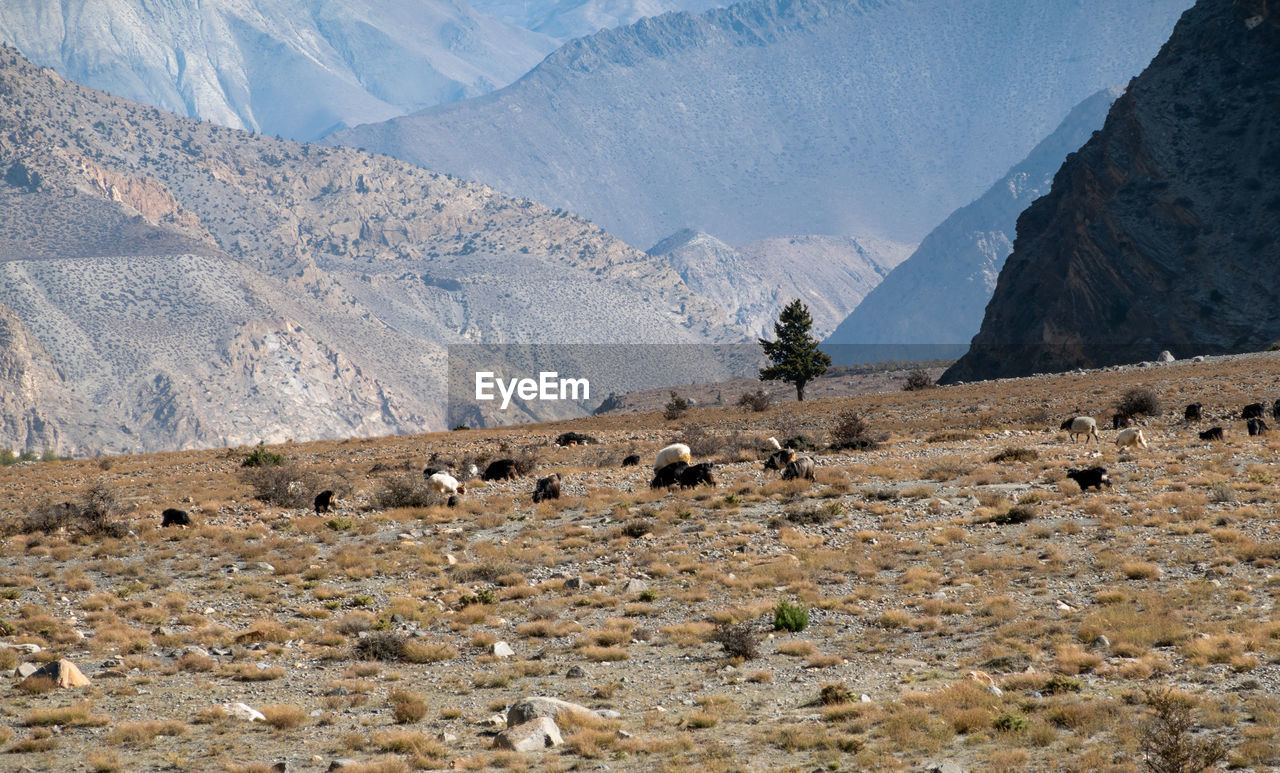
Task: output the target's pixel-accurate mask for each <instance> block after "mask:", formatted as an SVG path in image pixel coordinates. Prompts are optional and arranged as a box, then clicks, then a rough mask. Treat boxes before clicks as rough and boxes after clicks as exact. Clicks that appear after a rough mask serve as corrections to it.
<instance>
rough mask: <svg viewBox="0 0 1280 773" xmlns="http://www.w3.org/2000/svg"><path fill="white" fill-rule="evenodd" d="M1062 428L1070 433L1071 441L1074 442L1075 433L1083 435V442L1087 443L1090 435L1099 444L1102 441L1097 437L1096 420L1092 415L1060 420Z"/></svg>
mask: <svg viewBox="0 0 1280 773" xmlns="http://www.w3.org/2000/svg"><path fill="white" fill-rule="evenodd" d="M1062 429H1065V430H1067V431H1068V432H1070V433H1071V442H1072V443H1074V442H1076V435H1084V442H1085V443H1088V442H1089V438H1090V437H1092V438H1093V439H1094V440H1095V441H1097V442H1098V443H1099V444H1101V443H1102V440H1101V438H1099V437H1098V422H1097V421H1096V420H1094V418H1093V417H1092V416H1076V417H1075V418H1073V419H1067V420H1066V421H1064V422H1062Z"/></svg>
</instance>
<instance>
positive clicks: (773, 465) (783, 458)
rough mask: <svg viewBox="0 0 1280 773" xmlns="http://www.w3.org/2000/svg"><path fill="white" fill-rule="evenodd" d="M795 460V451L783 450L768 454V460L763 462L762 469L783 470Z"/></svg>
mask: <svg viewBox="0 0 1280 773" xmlns="http://www.w3.org/2000/svg"><path fill="white" fill-rule="evenodd" d="M795 458H796V452H795V449H792V448H783V449H780V450H778V451H774V452H773V453H771V454H769V458H768V459H765V460H764V468H765V469H766V470H785V469H786V468H787V465H788V464H790V463H791V462H792V461H794V460H795Z"/></svg>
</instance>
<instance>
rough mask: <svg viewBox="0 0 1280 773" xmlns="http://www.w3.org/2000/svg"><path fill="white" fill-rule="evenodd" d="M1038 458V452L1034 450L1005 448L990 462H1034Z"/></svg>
mask: <svg viewBox="0 0 1280 773" xmlns="http://www.w3.org/2000/svg"><path fill="white" fill-rule="evenodd" d="M1039 458H1040V452H1039V451H1037V450H1035V449H1034V448H1012V447H1010V448H1006V449H1004V450H1003V451H1001V452H1000V453H998V454H996V455H995V456H993V457H991V461H993V462H995V463H996V464H1003V463H1005V462H1034V461H1035V460H1037V459H1039Z"/></svg>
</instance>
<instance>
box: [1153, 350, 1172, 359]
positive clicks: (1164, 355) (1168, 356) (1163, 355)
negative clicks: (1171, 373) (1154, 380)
mask: <svg viewBox="0 0 1280 773" xmlns="http://www.w3.org/2000/svg"><path fill="white" fill-rule="evenodd" d="M1174 359H1175V358H1174V356H1173V352H1171V351H1169V350H1168V349H1165V350H1164V351H1163V352H1160V356H1159V357H1157V358H1156V361H1157V362H1173V361H1174Z"/></svg>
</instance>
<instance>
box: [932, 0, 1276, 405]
mask: <svg viewBox="0 0 1280 773" xmlns="http://www.w3.org/2000/svg"><path fill="white" fill-rule="evenodd" d="M1277 265H1280V9H1277V8H1275V7H1274V4H1272V5H1268V3H1267V2H1265V0H1200V2H1198V3H1197V4H1196V5H1195V7H1194V8H1192V9H1191V10H1189V11H1188V12H1187V13H1186V14H1185V15H1184V16H1183V17H1182V19H1181V21H1179V23H1178V25H1177V27H1176V28H1175V29H1174V32H1173V35H1172V37H1171V38H1170V39H1169V41H1168V43H1166V44H1165V46H1164V47H1163V48H1162V49H1161V51H1160V53H1159V55H1157V56H1156V58H1155V59H1154V60H1153V61H1152V62H1151V65H1150V66H1149V67H1148V68H1147V69H1146V70H1145V71H1144V72H1143V73H1142V74H1141V75H1140V76H1138V77H1137V78H1135V79H1134V80H1133V81H1132V82H1131V83H1130V84H1129V87H1128V89H1127V91H1126V93H1125V94H1124V96H1122V97H1120V98H1119V99H1118V100H1116V102H1115V104H1114V105H1112V107H1111V112H1110V113H1109V115H1108V116H1107V120H1106V124H1105V125H1104V127H1103V128H1102V130H1101V131H1100V132H1099V133H1098V134H1097V135H1095V136H1094V137H1093V138H1092V139H1091V140H1090V141H1089V142H1087V143H1086V144H1085V145H1084V147H1083V148H1081V149H1080V151H1079V152H1078V153H1075V154H1072V155H1071V156H1069V157H1068V158H1067V160H1066V162H1065V163H1064V164H1063V165H1062V168H1061V169H1060V170H1059V171H1058V173H1057V175H1056V176H1055V177H1054V181H1053V187H1052V190H1051V191H1050V193H1049V195H1047V196H1045V197H1043V198H1041V199H1040V200H1038V201H1036V202H1035V203H1034V204H1032V205H1031V206H1030V207H1029V208H1028V209H1027V210H1026V211H1025V212H1024V213H1023V214H1022V216H1021V217H1020V218H1019V219H1018V235H1017V240H1016V241H1015V243H1014V249H1013V253H1012V254H1011V255H1010V256H1009V258H1008V260H1007V262H1006V263H1005V267H1004V270H1003V271H1002V272H1001V274H1000V278H999V281H998V282H997V285H996V290H995V293H994V295H993V296H992V299H991V303H990V304H989V305H988V306H987V312H986V316H985V318H984V319H983V322H982V328H981V330H980V331H979V333H978V335H977V336H975V337H974V339H973V343H972V346H971V348H970V350H969V353H968V354H966V355H965V356H964V357H963V358H962V359H961V360H960V361H959V362H957V363H956V365H955V366H953V367H952V368H951V369H950V370H948V371H947V373H946V374H945V376H944V381H947V382H952V381H958V380H965V381H970V380H975V379H986V378H995V377H1001V376H1016V375H1025V374H1029V373H1035V372H1043V371H1060V370H1065V369H1069V368H1073V367H1080V366H1083V367H1090V366H1101V365H1108V364H1115V363H1122V362H1132V361H1136V360H1147V359H1153V358H1155V357H1156V355H1157V354H1159V352H1160V351H1161V350H1164V349H1168V350H1170V351H1172V352H1173V354H1174V355H1175V356H1178V357H1186V356H1190V355H1195V354H1209V353H1230V352H1241V351H1248V350H1256V349H1261V348H1265V347H1267V346H1269V345H1270V344H1272V343H1274V342H1275V341H1277V340H1278V339H1280V289H1278V288H1277V286H1276V284H1275V282H1274V281H1273V278H1274V275H1275V270H1276V268H1277Z"/></svg>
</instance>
